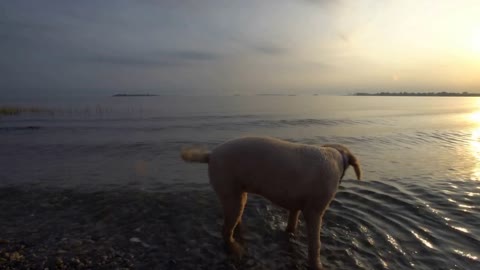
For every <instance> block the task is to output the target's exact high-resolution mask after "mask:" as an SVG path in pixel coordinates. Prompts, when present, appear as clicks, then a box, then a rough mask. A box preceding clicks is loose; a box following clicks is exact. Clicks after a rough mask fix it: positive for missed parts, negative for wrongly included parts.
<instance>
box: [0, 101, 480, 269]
mask: <svg viewBox="0 0 480 270" xmlns="http://www.w3.org/2000/svg"><path fill="white" fill-rule="evenodd" d="M0 105H21V106H35V107H38V108H43V109H46V111H44V112H36V113H23V114H20V115H16V116H1V117H0V269H8V268H9V269H16V268H27V267H31V268H32V269H38V268H42V269H43V268H45V267H49V268H50V269H55V268H57V269H62V267H63V269H70V268H122V267H123V268H132V269H305V267H306V266H307V264H306V256H307V245H306V231H305V225H304V223H303V222H302V221H301V224H300V230H299V233H298V235H297V236H295V237H291V236H288V235H286V234H285V233H284V229H285V226H286V222H287V212H286V211H285V210H283V209H281V208H279V207H276V206H274V205H272V204H271V203H269V202H268V201H266V200H264V199H262V198H261V197H259V196H250V197H249V202H248V203H247V206H246V210H245V213H244V216H243V223H244V224H243V227H242V231H243V243H244V245H245V247H246V249H247V255H246V256H245V257H244V258H243V259H242V260H241V261H240V262H236V261H233V260H232V259H230V258H229V257H228V256H227V255H226V254H225V251H224V246H223V244H222V240H221V235H220V231H221V226H222V212H221V208H220V205H219V203H218V200H217V198H216V195H215V193H214V192H213V190H212V189H211V188H210V186H209V184H208V177H207V167H206V165H204V164H187V163H184V162H183V161H182V160H181V159H180V157H179V151H180V149H181V148H182V147H184V146H188V145H200V146H204V147H207V148H210V149H211V148H213V147H215V146H216V145H218V144H221V143H222V142H225V141H226V140H229V139H232V138H235V137H239V136H245V135H266V136H274V137H277V138H281V139H285V140H289V141H293V142H299V143H305V144H325V143H341V144H345V145H346V146H348V147H349V148H350V149H351V150H352V152H353V153H354V154H355V155H356V156H357V157H358V158H359V160H360V162H361V165H362V168H363V172H364V179H363V181H357V180H354V178H355V177H354V173H353V170H352V169H349V170H348V171H347V174H346V176H345V179H344V180H343V181H342V183H341V186H340V188H339V191H338V193H337V195H336V198H335V200H334V201H333V202H332V204H331V206H330V208H329V210H328V211H327V212H326V215H325V217H324V223H323V227H322V231H321V239H322V250H321V259H322V262H323V264H324V266H325V267H326V268H327V269H480V98H473V97H355V96H198V97H194V96H154V97H101V98H87V99H65V100H44V101H38V100H37V101H28V100H27V101H6V102H3V103H2V104H0ZM292 181H294V180H293V179H292ZM301 220H302V219H301Z"/></svg>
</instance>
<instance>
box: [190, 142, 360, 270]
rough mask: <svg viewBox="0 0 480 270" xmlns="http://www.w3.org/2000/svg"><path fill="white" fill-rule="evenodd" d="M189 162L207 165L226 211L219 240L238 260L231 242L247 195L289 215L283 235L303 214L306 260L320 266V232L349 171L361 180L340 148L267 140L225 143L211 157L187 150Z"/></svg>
mask: <svg viewBox="0 0 480 270" xmlns="http://www.w3.org/2000/svg"><path fill="white" fill-rule="evenodd" d="M181 157H182V159H183V160H185V161H188V162H202V163H208V173H209V178H210V183H211V185H212V187H213V189H214V190H215V192H216V193H217V195H218V197H219V199H220V202H221V203H222V206H223V211H224V227H223V238H224V240H225V243H226V245H227V248H228V249H229V251H230V252H231V253H233V254H234V255H235V256H236V257H237V258H240V257H241V256H242V255H243V248H242V247H241V245H240V244H238V242H237V241H235V239H234V238H233V233H234V229H235V227H236V226H237V224H239V223H240V222H241V217H242V213H243V209H244V207H245V203H246V202H247V193H248V192H251V193H255V194H258V195H261V196H263V197H265V198H267V199H268V200H270V201H272V202H273V203H275V204H277V205H279V206H281V207H283V208H285V209H287V210H289V211H290V215H289V218H288V225H287V232H290V233H294V232H295V231H296V228H297V224H298V216H299V214H300V211H302V213H303V216H304V219H305V222H306V225H307V231H308V239H309V240H308V259H309V263H310V266H311V267H312V268H313V269H322V264H321V262H320V227H321V223H322V217H323V214H324V213H325V210H326V209H327V207H328V205H329V204H330V202H331V201H332V199H333V198H334V196H335V193H336V191H337V188H338V186H339V184H340V181H341V179H342V178H343V176H344V174H345V171H346V170H347V168H348V166H349V165H352V166H353V168H354V169H355V174H356V175H357V178H358V179H359V180H360V178H361V170H360V165H359V162H358V159H357V158H356V157H355V156H354V155H353V154H352V153H351V152H350V151H349V150H348V148H346V147H345V146H342V145H339V144H327V145H323V146H313V145H305V144H299V143H291V142H287V141H282V140H278V139H274V138H268V137H245V138H239V139H234V140H231V141H228V142H226V143H223V144H221V145H219V146H218V147H216V148H215V149H213V150H212V151H211V152H209V151H207V150H203V149H200V148H194V147H193V148H186V149H183V150H182V153H181Z"/></svg>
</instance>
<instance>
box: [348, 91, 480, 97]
mask: <svg viewBox="0 0 480 270" xmlns="http://www.w3.org/2000/svg"><path fill="white" fill-rule="evenodd" d="M353 95H354V96H405V97H480V93H469V92H423V93H421V92H417V93H415V92H379V93H361V92H360V93H355V94H353Z"/></svg>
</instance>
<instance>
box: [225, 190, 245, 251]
mask: <svg viewBox="0 0 480 270" xmlns="http://www.w3.org/2000/svg"><path fill="white" fill-rule="evenodd" d="M221 201H222V204H223V213H224V224H223V239H224V241H225V244H226V245H227V248H228V250H229V252H231V253H232V255H233V256H234V257H236V258H237V259H240V258H241V257H242V256H243V253H244V250H243V248H242V246H241V245H240V244H239V243H238V242H237V241H235V238H233V233H234V230H235V227H236V226H237V224H238V223H239V222H240V220H241V218H242V214H243V209H244V208H245V204H246V202H247V193H246V192H243V193H239V194H232V195H231V196H223V197H222V198H221Z"/></svg>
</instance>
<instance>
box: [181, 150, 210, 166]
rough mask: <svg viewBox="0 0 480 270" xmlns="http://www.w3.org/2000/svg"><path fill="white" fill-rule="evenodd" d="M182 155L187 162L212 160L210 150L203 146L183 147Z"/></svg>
mask: <svg viewBox="0 0 480 270" xmlns="http://www.w3.org/2000/svg"><path fill="white" fill-rule="evenodd" d="M180 156H181V157H182V159H183V160H185V161H187V162H200V163H208V162H209V161H210V151H208V150H207V149H204V148H201V147H186V148H183V149H182V151H181V154H180Z"/></svg>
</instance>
